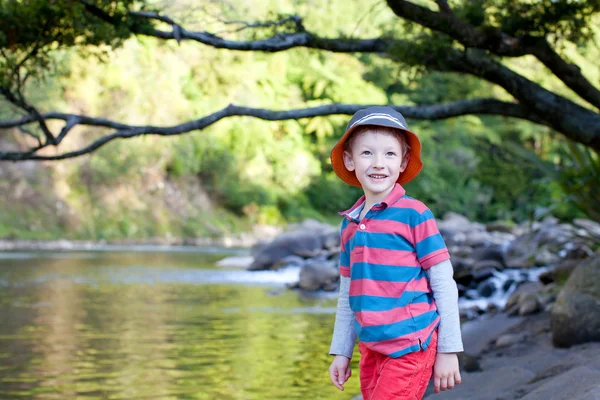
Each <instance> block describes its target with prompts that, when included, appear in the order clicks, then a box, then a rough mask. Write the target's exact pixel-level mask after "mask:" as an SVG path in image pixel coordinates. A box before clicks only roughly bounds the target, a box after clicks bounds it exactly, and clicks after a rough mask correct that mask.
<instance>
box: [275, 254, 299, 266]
mask: <svg viewBox="0 0 600 400" xmlns="http://www.w3.org/2000/svg"><path fill="white" fill-rule="evenodd" d="M304 263H305V260H304V258H302V257H300V256H285V257H283V258H282V259H281V260H279V261H277V262H276V263H275V264H274V265H275V267H276V268H281V267H292V266H293V267H302V266H303V265H304Z"/></svg>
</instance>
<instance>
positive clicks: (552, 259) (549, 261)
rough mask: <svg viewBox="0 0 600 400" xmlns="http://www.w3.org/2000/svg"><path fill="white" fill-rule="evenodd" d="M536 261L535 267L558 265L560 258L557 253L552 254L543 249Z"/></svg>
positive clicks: (536, 255) (538, 253) (536, 256)
mask: <svg viewBox="0 0 600 400" xmlns="http://www.w3.org/2000/svg"><path fill="white" fill-rule="evenodd" d="M534 260H535V265H539V266H546V265H554V264H556V263H558V262H559V261H560V257H558V254H556V253H551V252H550V251H549V250H548V249H547V248H543V249H541V250H540V251H538V252H536V254H535V257H534Z"/></svg>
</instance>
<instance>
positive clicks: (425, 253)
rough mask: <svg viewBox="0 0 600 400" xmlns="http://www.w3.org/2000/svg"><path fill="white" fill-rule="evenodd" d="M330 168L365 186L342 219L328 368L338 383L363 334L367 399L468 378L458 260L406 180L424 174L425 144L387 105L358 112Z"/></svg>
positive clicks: (412, 393) (405, 395)
mask: <svg viewBox="0 0 600 400" xmlns="http://www.w3.org/2000/svg"><path fill="white" fill-rule="evenodd" d="M331 162H332V166H333V170H334V171H335V173H336V174H337V175H338V177H339V178H340V179H342V180H343V181H344V182H346V183H348V184H350V185H353V186H358V187H361V188H362V189H363V192H364V196H362V197H361V198H360V199H359V200H358V201H357V202H356V204H354V206H352V208H350V209H349V210H347V211H344V212H342V213H340V214H341V215H343V216H344V220H343V222H342V231H341V254H340V274H341V277H340V295H339V298H338V308H337V313H336V320H335V327H334V332H333V339H332V343H331V348H330V354H331V355H335V358H334V359H333V362H332V363H331V367H330V368H329V374H330V378H331V381H332V383H333V384H334V385H335V386H336V387H337V388H338V389H340V390H344V388H343V384H344V383H345V382H346V381H347V380H348V378H349V377H350V375H351V371H350V367H349V365H350V359H351V358H352V352H353V349H354V344H355V342H356V338H357V337H358V339H359V346H358V347H359V351H360V353H361V360H360V363H359V369H360V385H361V392H362V394H363V399H364V400H387V399H421V398H422V397H423V395H424V392H425V390H426V388H427V384H428V382H429V380H430V379H431V376H432V374H433V379H434V389H435V392H436V393H439V392H440V391H441V390H447V389H452V388H453V387H454V385H455V384H459V383H460V381H461V377H460V372H459V368H458V357H457V355H456V353H457V352H460V351H462V350H463V346H462V339H461V336H460V322H459V316H458V291H457V288H456V283H455V282H454V280H453V277H452V276H453V271H452V264H451V263H450V260H449V258H450V256H449V254H448V250H447V249H446V245H445V243H444V240H443V239H442V237H441V235H440V233H439V231H438V229H437V226H436V224H435V219H434V217H433V214H432V213H431V211H430V210H429V209H428V208H427V207H426V206H425V205H424V204H423V203H421V202H419V201H418V200H415V199H413V198H411V197H408V196H406V195H405V191H404V189H403V188H402V186H401V185H402V184H405V183H407V182H409V181H410V180H412V179H413V178H414V177H415V176H417V174H418V173H419V172H420V171H421V168H422V167H423V163H422V161H421V143H420V141H419V139H418V137H417V136H416V135H415V134H414V133H413V132H411V131H410V130H408V127H407V125H406V121H405V120H404V117H403V116H402V115H401V114H400V113H398V112H397V111H395V110H394V109H392V108H389V107H380V106H377V107H370V108H367V109H363V110H359V111H358V112H357V113H356V114H354V116H353V117H352V119H351V120H350V122H349V123H348V127H347V128H346V133H345V134H344V135H343V136H342V138H341V139H340V140H339V142H338V143H337V144H336V145H335V147H334V148H333V150H332V152H331Z"/></svg>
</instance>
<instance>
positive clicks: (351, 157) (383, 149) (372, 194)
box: [344, 129, 408, 205]
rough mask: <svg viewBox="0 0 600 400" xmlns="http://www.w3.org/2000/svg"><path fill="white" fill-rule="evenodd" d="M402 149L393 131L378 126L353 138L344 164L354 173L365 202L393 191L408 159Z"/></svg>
mask: <svg viewBox="0 0 600 400" xmlns="http://www.w3.org/2000/svg"><path fill="white" fill-rule="evenodd" d="M404 153H405V149H403V148H402V145H401V144H400V141H399V140H398V138H397V137H396V136H395V135H394V134H392V133H388V132H385V131H382V130H379V129H374V130H369V131H367V132H364V133H362V134H360V135H358V136H357V137H354V138H353V139H352V143H351V148H350V149H348V151H346V152H344V165H345V166H346V168H347V169H348V170H349V171H354V173H355V174H356V178H357V179H358V181H359V182H360V184H361V185H362V188H363V190H364V192H365V197H366V199H367V202H368V203H370V204H371V205H372V204H374V203H378V202H381V201H383V200H385V198H386V197H387V195H388V194H389V193H390V192H391V191H392V189H393V188H394V186H395V184H396V181H397V180H398V177H399V176H400V174H401V173H402V172H403V171H404V170H405V169H406V164H407V163H408V157H403V155H404Z"/></svg>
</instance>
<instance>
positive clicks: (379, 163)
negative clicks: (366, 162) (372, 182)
mask: <svg viewBox="0 0 600 400" xmlns="http://www.w3.org/2000/svg"><path fill="white" fill-rule="evenodd" d="M373 167H374V168H383V159H382V157H381V156H375V159H374V160H373Z"/></svg>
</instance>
